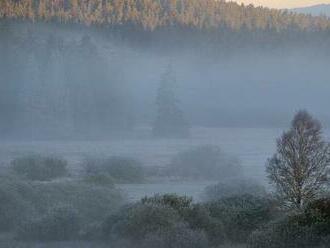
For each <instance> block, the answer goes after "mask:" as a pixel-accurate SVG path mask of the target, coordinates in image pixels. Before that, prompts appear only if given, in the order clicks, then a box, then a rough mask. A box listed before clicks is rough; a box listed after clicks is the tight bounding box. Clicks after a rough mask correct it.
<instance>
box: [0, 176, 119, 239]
mask: <svg viewBox="0 0 330 248" xmlns="http://www.w3.org/2000/svg"><path fill="white" fill-rule="evenodd" d="M122 201H123V199H122V197H121V195H120V193H119V191H117V190H116V189H114V188H111V187H102V186H95V185H90V184H85V183H82V182H75V181H61V182H35V181H22V180H20V178H17V177H13V176H6V177H4V176H0V231H5V232H8V231H14V229H15V228H16V227H20V226H22V225H23V224H24V223H26V222H27V221H28V223H32V222H31V220H33V219H36V220H38V221H39V220H40V218H39V216H48V215H49V214H50V213H51V212H50V209H54V207H56V206H58V204H61V205H64V206H71V207H72V209H74V211H75V212H76V213H77V214H78V215H79V216H80V217H81V224H82V225H87V224H89V223H91V222H97V221H100V222H101V221H102V220H103V219H104V217H105V216H107V215H109V214H111V213H113V212H115V211H117V209H118V208H119V206H120V205H121V204H122ZM40 221H43V223H47V222H45V221H44V219H42V220H40ZM33 223H34V222H33ZM39 224H40V222H36V223H35V225H36V228H37V227H38V226H40V225H39ZM23 226H24V225H23ZM31 237H33V235H31Z"/></svg>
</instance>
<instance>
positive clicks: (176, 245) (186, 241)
mask: <svg viewBox="0 0 330 248" xmlns="http://www.w3.org/2000/svg"><path fill="white" fill-rule="evenodd" d="M141 247H143V248H151V247H158V248H169V247H170V248H208V247H209V244H208V239H207V236H206V235H205V233H204V232H203V231H201V230H192V229H191V228H190V227H189V226H187V225H185V224H183V223H179V224H176V225H175V226H174V227H173V228H171V229H170V230H168V232H156V233H152V234H149V235H147V237H146V238H145V240H144V242H143V244H142V246H141Z"/></svg>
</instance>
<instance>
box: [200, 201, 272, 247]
mask: <svg viewBox="0 0 330 248" xmlns="http://www.w3.org/2000/svg"><path fill="white" fill-rule="evenodd" d="M206 207H207V208H208V210H209V212H210V216H211V217H212V218H215V219H218V220H220V221H221V222H222V224H223V230H224V231H225V237H226V239H227V240H228V241H230V242H232V243H245V242H246V240H247V239H248V237H249V236H250V234H251V233H252V232H253V231H254V230H257V229H258V228H259V227H260V226H262V225H264V224H265V223H267V222H269V221H270V220H271V219H272V218H273V215H274V211H273V204H272V201H270V200H269V199H267V198H259V197H255V196H252V195H243V196H234V197H229V198H223V199H221V200H218V201H214V202H209V203H207V204H206Z"/></svg>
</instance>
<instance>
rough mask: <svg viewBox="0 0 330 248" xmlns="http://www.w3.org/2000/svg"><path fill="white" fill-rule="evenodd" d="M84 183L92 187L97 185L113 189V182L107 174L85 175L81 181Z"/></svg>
mask: <svg viewBox="0 0 330 248" xmlns="http://www.w3.org/2000/svg"><path fill="white" fill-rule="evenodd" d="M83 181H84V182H86V183H89V184H92V185H99V186H105V187H113V186H114V180H113V178H112V177H111V176H109V175H107V174H91V175H86V176H85V177H84V179H83Z"/></svg>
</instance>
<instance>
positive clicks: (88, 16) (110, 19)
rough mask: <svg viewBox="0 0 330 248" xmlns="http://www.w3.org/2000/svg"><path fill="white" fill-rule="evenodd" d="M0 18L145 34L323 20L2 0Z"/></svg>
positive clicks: (206, 0) (200, 8)
mask: <svg viewBox="0 0 330 248" xmlns="http://www.w3.org/2000/svg"><path fill="white" fill-rule="evenodd" d="M0 17H7V18H19V19H29V20H46V21H48V20H57V21H60V22H73V23H84V24H105V25H111V26H121V25H134V26H140V27H142V28H144V29H146V30H154V29H157V28H159V27H163V26H173V25H178V26H186V27H192V28H197V29H217V28H220V27H224V26H226V27H229V28H231V29H235V30H238V29H242V28H248V29H250V30H251V29H275V30H277V31H279V30H284V29H290V28H292V27H295V28H297V29H300V30H315V29H316V30H320V29H322V30H324V29H328V28H329V27H330V22H329V20H328V19H327V18H326V17H312V16H307V15H303V14H295V13H291V12H288V11H281V10H275V9H267V8H262V7H254V6H252V5H248V6H244V5H239V4H237V3H234V2H226V1H224V0H220V1H216V0H161V1H160V0H139V1H135V0H55V1H54V0H2V1H0Z"/></svg>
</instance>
